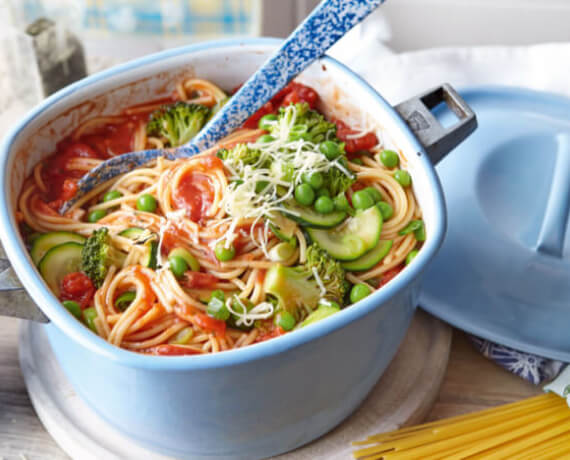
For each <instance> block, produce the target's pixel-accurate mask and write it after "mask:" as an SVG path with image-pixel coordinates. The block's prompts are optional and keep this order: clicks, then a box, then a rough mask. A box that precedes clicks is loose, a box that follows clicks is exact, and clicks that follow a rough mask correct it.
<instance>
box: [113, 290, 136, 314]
mask: <svg viewBox="0 0 570 460" xmlns="http://www.w3.org/2000/svg"><path fill="white" fill-rule="evenodd" d="M136 296H137V293H136V292H134V291H127V292H123V293H122V294H121V295H120V296H119V297H117V299H116V300H115V307H117V308H118V309H119V310H121V311H125V310H126V309H127V308H129V305H130V304H131V303H132V302H133V300H135V297H136Z"/></svg>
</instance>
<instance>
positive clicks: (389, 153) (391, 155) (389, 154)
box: [380, 150, 400, 169]
mask: <svg viewBox="0 0 570 460" xmlns="http://www.w3.org/2000/svg"><path fill="white" fill-rule="evenodd" d="M380 161H381V162H382V164H383V165H384V166H386V167H387V168H390V169H391V168H395V167H396V166H398V165H399V164H400V157H399V156H398V154H397V153H396V152H394V151H393V150H382V152H380Z"/></svg>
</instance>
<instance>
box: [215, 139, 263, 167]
mask: <svg viewBox="0 0 570 460" xmlns="http://www.w3.org/2000/svg"><path fill="white" fill-rule="evenodd" d="M216 155H217V157H218V158H220V159H221V160H223V161H229V162H231V163H234V164H236V163H241V164H243V165H257V163H259V161H260V159H261V151H260V150H258V149H252V148H250V147H248V146H247V144H237V145H236V146H235V147H233V148H232V149H229V150H228V149H220V150H218V153H217V154H216Z"/></svg>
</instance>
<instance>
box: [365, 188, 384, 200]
mask: <svg viewBox="0 0 570 460" xmlns="http://www.w3.org/2000/svg"><path fill="white" fill-rule="evenodd" d="M363 191H364V192H366V193H368V194H369V195H370V196H371V197H372V199H373V200H374V203H378V202H379V201H382V194H381V193H380V192H379V191H378V189H376V188H374V187H366V188H365V189H364V190H363Z"/></svg>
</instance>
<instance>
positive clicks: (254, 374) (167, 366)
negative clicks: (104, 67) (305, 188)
mask: <svg viewBox="0 0 570 460" xmlns="http://www.w3.org/2000/svg"><path fill="white" fill-rule="evenodd" d="M276 43H277V42H276V41H274V40H251V41H247V42H246V43H245V45H244V42H243V41H239V42H238V43H235V42H233V43H228V42H222V43H209V44H204V45H199V46H191V47H185V48H180V49H177V50H171V51H168V52H164V53H159V54H156V55H153V56H149V57H146V58H143V59H140V60H137V61H133V62H131V63H128V64H126V65H123V66H119V67H117V68H113V69H110V70H109V71H106V72H103V73H101V74H97V75H94V76H92V77H89V78H87V79H85V80H82V81H80V82H78V83H77V84H75V85H73V86H71V87H70V88H66V89H65V90H63V91H61V92H59V93H57V94H55V95H53V96H52V97H50V98H49V99H47V100H46V101H45V102H44V103H42V104H41V105H40V106H39V107H37V108H36V109H35V110H34V111H32V112H31V113H30V114H29V115H28V116H27V117H26V118H25V119H24V120H23V121H22V122H21V123H20V124H19V125H17V126H16V127H15V128H14V130H13V131H12V132H11V133H10V134H9V135H8V137H7V138H6V139H5V141H4V144H3V146H2V149H1V152H0V154H1V156H0V165H1V170H2V171H3V173H2V174H3V175H2V188H3V192H4V193H3V198H2V199H1V200H0V232H1V233H0V236H1V238H2V243H3V244H4V247H5V248H6V252H7V254H8V256H9V258H10V260H11V262H12V264H13V266H14V268H15V270H16V272H17V274H18V276H19V277H20V279H21V280H22V282H23V284H24V285H25V286H26V288H27V290H28V292H29V293H30V295H31V296H32V298H33V299H34V300H35V301H36V303H38V304H39V305H41V306H42V309H43V311H44V312H45V313H46V314H47V315H48V317H49V318H50V319H51V321H52V324H50V325H49V326H46V329H47V331H48V335H49V338H50V342H51V344H52V346H53V348H54V350H55V353H56V354H57V357H58V360H59V362H60V363H61V365H62V367H63V368H64V370H65V372H66V374H67V376H68V377H69V378H70V380H71V382H72V383H73V385H74V388H75V389H76V390H77V391H78V393H79V394H80V395H81V396H82V397H83V398H85V399H86V400H87V401H88V402H89V403H90V404H91V406H92V407H93V408H94V409H95V410H97V411H98V412H99V413H100V414H101V415H102V416H103V417H105V418H106V419H107V420H109V421H110V422H111V423H113V424H114V425H115V426H116V427H117V428H118V429H121V430H123V431H125V432H127V433H129V434H131V435H134V436H136V437H137V438H138V439H139V441H141V442H144V443H146V445H147V446H149V447H150V448H153V449H156V450H160V451H163V452H168V453H170V454H172V455H176V456H178V457H185V458H194V457H195V456H206V455H212V456H218V457H224V456H228V455H232V456H233V455H236V456H237V457H241V458H258V457H262V456H266V455H270V454H276V453H278V452H282V451H285V450H288V449H291V448H293V447H295V446H298V445H301V444H303V443H306V442H308V441H310V440H312V439H314V438H315V437H317V436H319V435H321V434H322V433H324V432H326V431H328V430H330V429H331V428H332V427H333V426H334V425H336V424H337V423H338V422H340V421H341V420H342V419H343V418H344V417H346V416H347V415H348V414H349V413H350V412H352V411H353V410H354V408H355V407H356V406H357V405H358V403H359V402H360V401H361V400H362V399H363V398H364V397H365V396H366V394H367V392H368V391H369V390H370V388H371V387H372V385H373V384H374V382H375V381H376V380H377V378H378V377H379V375H381V373H382V371H383V370H384V368H385V367H386V365H387V364H388V362H389V361H390V359H391V358H392V356H393V355H394V353H395V352H396V350H397V347H398V345H399V343H400V340H401V339H402V337H403V336H404V334H405V331H406V328H407V325H408V323H409V321H410V318H411V315H412V313H413V305H415V303H416V302H415V299H417V290H418V283H419V278H420V274H421V273H422V272H423V270H424V268H425V267H426V265H427V263H428V262H429V261H430V259H431V258H432V257H433V256H434V254H435V253H436V251H437V249H438V248H439V246H440V244H441V242H442V239H443V235H444V232H445V213H444V205H443V197H442V194H441V188H440V185H439V182H438V180H437V178H436V176H435V173H434V170H433V167H432V166H431V165H430V163H429V161H428V159H427V157H426V155H425V154H423V155H421V157H420V158H419V160H418V161H419V162H420V165H421V168H422V170H423V173H424V174H425V176H426V178H427V190H426V191H425V192H424V193H425V195H426V200H429V201H430V202H432V203H433V204H434V208H435V216H434V218H433V219H432V225H431V227H430V228H429V234H428V240H427V241H426V243H425V245H424V248H423V249H422V251H420V253H419V255H418V256H417V257H416V259H415V260H414V263H413V264H412V265H411V266H410V267H408V268H407V269H406V270H404V271H403V272H402V273H401V274H400V275H398V277H397V278H396V279H394V280H393V281H391V282H390V283H389V284H388V285H386V286H385V287H383V288H382V289H381V290H380V291H378V292H377V293H375V294H374V295H371V296H370V297H368V298H366V299H364V300H363V301H361V302H359V303H358V304H357V305H354V306H351V307H350V308H347V309H344V310H343V311H341V312H339V313H337V314H335V315H333V316H331V317H329V318H327V319H326V320H323V321H321V322H319V323H317V324H315V325H313V326H311V327H307V328H305V329H302V330H300V331H296V332H295V333H293V334H288V335H286V336H284V337H280V338H277V339H273V340H270V341H267V342H264V343H261V344H257V345H254V346H251V347H247V348H244V349H240V350H233V351H228V352H224V353H219V354H214V355H205V356H195V357H171V358H164V357H156V356H143V355H139V354H135V353H131V352H128V351H126V350H122V349H119V348H117V347H114V346H111V345H110V344H108V343H107V342H105V341H104V340H103V339H101V338H99V337H97V336H95V335H94V334H92V333H91V332H90V331H89V330H88V329H86V328H85V327H84V326H82V325H81V324H80V323H79V322H77V321H76V320H75V319H74V318H73V317H71V315H69V314H68V313H67V311H66V310H65V309H64V308H63V307H62V306H61V304H60V303H59V302H58V301H57V299H56V298H55V297H54V296H53V295H52V294H51V293H50V292H49V290H48V289H47V287H46V286H45V284H44V283H43V281H42V280H41V278H40V277H39V275H38V274H37V272H36V271H35V270H34V269H33V268H32V267H31V265H30V263H29V258H28V257H27V254H26V250H25V247H24V246H23V244H22V241H21V238H20V236H19V235H18V233H17V231H16V223H15V220H14V216H13V213H12V210H11V207H10V200H9V197H10V187H9V177H10V161H11V155H13V154H14V152H12V151H11V146H12V144H13V143H14V141H15V139H16V138H17V137H18V136H25V135H26V134H30V133H27V132H26V129H27V127H28V125H29V124H30V123H31V122H32V121H33V120H34V119H35V118H36V117H38V116H39V115H40V114H42V113H44V112H47V111H49V110H50V109H51V107H52V106H53V105H54V104H55V103H56V102H57V101H59V100H60V99H62V98H65V97H67V96H68V95H69V94H71V93H73V92H75V91H79V90H85V89H88V88H89V86H90V85H93V84H95V83H99V82H101V81H104V80H105V79H109V78H111V77H112V76H113V75H115V74H117V73H118V72H123V71H125V70H126V69H132V68H137V67H144V66H147V65H149V64H151V63H156V62H159V61H161V60H165V59H167V58H170V57H172V56H176V55H179V56H182V55H189V54H192V53H193V52H195V51H201V50H204V49H208V48H227V49H228V50H231V49H238V48H236V47H239V46H246V47H247V46H249V45H252V46H253V45H255V46H257V47H259V46H260V45H266V46H267V47H270V46H274V45H275V44H276ZM322 62H323V63H324V64H326V66H327V67H328V68H331V69H332V68H334V69H337V70H338V71H340V72H342V73H344V74H346V75H348V76H349V77H350V78H352V79H354V80H355V81H358V82H359V84H360V85H362V87H363V88H365V90H366V92H367V93H368V94H369V98H370V101H374V103H376V104H379V106H380V107H381V108H382V109H383V110H385V111H386V112H387V113H389V114H391V117H393V118H394V120H395V123H396V124H397V127H398V129H400V130H401V131H402V132H404V133H406V136H407V137H408V138H409V140H410V143H411V145H412V146H413V148H414V150H416V151H417V152H422V148H421V146H420V145H419V144H418V142H417V141H416V140H415V138H414V137H413V136H412V134H411V133H410V131H409V129H408V128H407V126H406V125H405V123H404V122H403V121H402V120H400V119H399V117H398V115H397V114H396V112H395V111H394V110H393V108H392V107H391V106H390V105H389V104H387V103H386V102H385V101H384V100H383V99H382V98H381V97H380V96H379V95H378V94H377V93H376V92H375V91H374V90H373V89H372V88H370V87H369V86H368V85H366V83H365V82H363V81H361V80H360V79H359V78H358V77H357V76H356V75H354V74H352V73H351V72H350V71H349V70H348V69H346V68H345V67H344V66H342V65H341V64H339V63H338V62H336V61H334V60H333V59H330V58H328V57H325V58H323V60H322ZM315 382H316V384H315Z"/></svg>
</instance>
